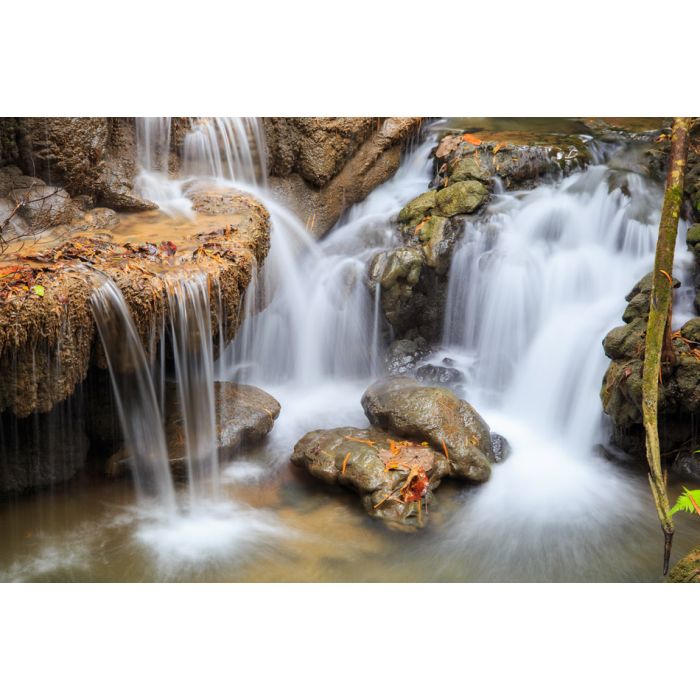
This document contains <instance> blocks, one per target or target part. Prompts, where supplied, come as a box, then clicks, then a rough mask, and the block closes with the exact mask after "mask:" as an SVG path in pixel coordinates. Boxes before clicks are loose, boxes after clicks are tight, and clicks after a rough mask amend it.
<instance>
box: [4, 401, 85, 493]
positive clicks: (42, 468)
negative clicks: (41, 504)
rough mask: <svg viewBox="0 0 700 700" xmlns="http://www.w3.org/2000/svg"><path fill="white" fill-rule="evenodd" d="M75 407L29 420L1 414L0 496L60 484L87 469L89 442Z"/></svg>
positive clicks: (65, 405)
mask: <svg viewBox="0 0 700 700" xmlns="http://www.w3.org/2000/svg"><path fill="white" fill-rule="evenodd" d="M76 403H79V402H74V401H64V402H63V403H62V404H60V405H58V406H56V407H55V408H54V409H53V410H52V411H50V412H48V413H43V414H39V415H36V416H30V417H29V418H17V417H16V416H14V415H11V414H9V413H7V412H5V413H2V414H0V493H19V492H21V491H24V490H26V489H29V488H36V487H40V486H50V485H52V484H57V483H60V482H62V481H66V480H68V479H71V478H73V477H74V476H75V475H76V474H77V473H78V472H79V471H80V470H82V469H83V468H84V467H85V463H86V462H85V460H86V457H87V453H88V447H89V441H88V438H87V435H86V434H85V429H84V425H83V421H82V420H81V419H80V417H79V405H76Z"/></svg>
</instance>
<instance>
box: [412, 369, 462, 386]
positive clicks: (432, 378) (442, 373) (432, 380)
mask: <svg viewBox="0 0 700 700" xmlns="http://www.w3.org/2000/svg"><path fill="white" fill-rule="evenodd" d="M416 379H419V380H420V381H421V382H425V383H426V384H436V385H448V386H449V385H452V386H454V385H455V384H460V383H461V382H463V381H464V379H465V377H464V372H461V371H460V370H458V369H456V368H455V367H441V366H440V365H432V364H427V365H423V366H422V367H419V368H418V369H417V370H416Z"/></svg>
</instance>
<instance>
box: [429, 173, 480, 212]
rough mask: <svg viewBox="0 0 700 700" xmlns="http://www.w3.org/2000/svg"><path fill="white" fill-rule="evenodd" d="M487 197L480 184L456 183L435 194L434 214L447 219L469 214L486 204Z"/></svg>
mask: <svg viewBox="0 0 700 700" xmlns="http://www.w3.org/2000/svg"><path fill="white" fill-rule="evenodd" d="M488 195H489V192H488V190H487V189H486V187H484V185H483V184H482V183H481V182H478V181H476V180H466V181H464V182H456V183H455V184H454V185H450V186H449V187H445V189H443V190H440V191H439V192H438V193H437V197H436V204H437V206H436V208H435V213H436V214H440V215H442V216H448V217H450V216H456V215H457V214H471V213H472V212H474V211H476V210H477V209H478V208H479V207H480V206H481V205H482V204H484V203H485V202H486V199H487V198H488Z"/></svg>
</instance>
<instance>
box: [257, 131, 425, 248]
mask: <svg viewBox="0 0 700 700" xmlns="http://www.w3.org/2000/svg"><path fill="white" fill-rule="evenodd" d="M302 123H303V124H302ZM420 123H421V119H420V118H417V117H388V118H386V119H380V118H370V119H367V118H364V117H363V118H360V119H347V118H318V119H315V118H303V119H297V118H286V117H285V118H273V119H265V120H264V125H265V132H266V134H267V140H268V151H269V154H268V155H269V163H270V173H271V175H272V177H270V180H269V184H270V188H271V189H272V191H273V192H274V193H275V196H276V197H278V198H279V199H280V200H281V201H282V202H283V203H284V204H286V205H287V206H288V207H289V208H290V209H292V211H294V212H295V213H296V214H297V216H298V217H299V218H300V219H301V220H302V221H305V222H306V224H307V228H308V229H309V230H310V231H311V232H312V233H313V234H315V235H316V236H319V237H320V236H322V235H323V234H324V233H326V232H327V231H328V230H329V229H330V228H331V227H332V226H333V224H335V223H336V222H337V221H338V219H339V218H340V217H341V215H342V214H343V212H344V211H345V210H346V209H347V208H348V207H349V206H351V205H352V204H354V203H356V202H359V201H361V200H363V199H364V198H365V197H367V195H368V194H369V193H370V192H371V191H372V190H373V189H374V188H375V187H377V186H378V185H380V184H381V183H382V182H385V181H386V180H388V179H389V178H390V177H391V176H392V175H393V174H394V173H395V172H396V171H397V170H398V167H399V164H400V162H401V153H402V152H403V150H404V149H405V148H406V144H407V143H408V141H409V139H410V138H411V136H413V134H415V133H416V131H417V129H418V128H419V126H420Z"/></svg>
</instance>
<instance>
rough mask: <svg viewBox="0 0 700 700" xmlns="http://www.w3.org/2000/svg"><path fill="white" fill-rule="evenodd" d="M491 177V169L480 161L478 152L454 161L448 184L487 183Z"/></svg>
mask: <svg viewBox="0 0 700 700" xmlns="http://www.w3.org/2000/svg"><path fill="white" fill-rule="evenodd" d="M492 176H493V173H492V172H491V169H490V168H489V167H488V165H487V164H486V163H485V162H484V160H482V158H481V157H480V156H479V153H478V152H474V153H471V154H469V155H467V156H465V157H463V158H460V159H458V160H456V161H455V162H454V164H453V165H452V167H451V168H450V171H449V180H450V182H465V181H466V180H478V181H479V182H483V183H489V182H490V181H491V177H492Z"/></svg>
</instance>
